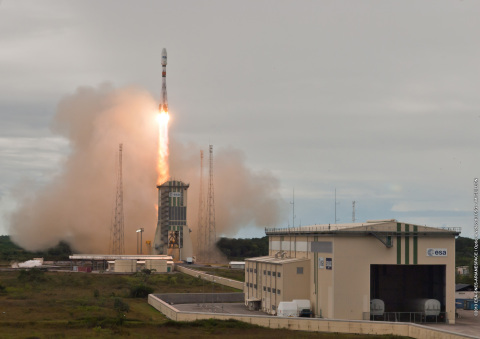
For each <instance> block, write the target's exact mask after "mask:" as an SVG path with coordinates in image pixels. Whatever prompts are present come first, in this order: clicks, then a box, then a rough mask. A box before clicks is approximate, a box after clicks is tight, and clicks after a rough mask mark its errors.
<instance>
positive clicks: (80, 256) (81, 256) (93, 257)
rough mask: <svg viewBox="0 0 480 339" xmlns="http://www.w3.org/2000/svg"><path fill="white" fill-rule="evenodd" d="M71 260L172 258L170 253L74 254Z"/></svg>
mask: <svg viewBox="0 0 480 339" xmlns="http://www.w3.org/2000/svg"><path fill="white" fill-rule="evenodd" d="M68 258H69V259H70V260H121V259H136V260H146V259H153V260H155V259H156V260H172V257H171V256H170V255H141V254H137V255H128V254H72V255H70V256H69V257H68Z"/></svg>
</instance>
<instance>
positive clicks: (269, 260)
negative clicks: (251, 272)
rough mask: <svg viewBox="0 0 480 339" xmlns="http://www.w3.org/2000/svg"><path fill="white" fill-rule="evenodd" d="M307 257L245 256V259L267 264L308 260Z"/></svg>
mask: <svg viewBox="0 0 480 339" xmlns="http://www.w3.org/2000/svg"><path fill="white" fill-rule="evenodd" d="M309 260H310V259H307V258H282V257H278V258H277V257H270V256H265V257H256V258H247V259H245V261H254V262H264V263H267V264H289V263H295V262H302V261H309Z"/></svg>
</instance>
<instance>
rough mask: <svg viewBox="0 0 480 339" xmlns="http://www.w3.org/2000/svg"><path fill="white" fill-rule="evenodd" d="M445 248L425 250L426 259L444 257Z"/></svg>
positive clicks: (445, 254) (445, 253)
mask: <svg viewBox="0 0 480 339" xmlns="http://www.w3.org/2000/svg"><path fill="white" fill-rule="evenodd" d="M446 256H447V249H446V248H427V257H446Z"/></svg>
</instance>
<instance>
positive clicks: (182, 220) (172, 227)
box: [153, 180, 193, 261]
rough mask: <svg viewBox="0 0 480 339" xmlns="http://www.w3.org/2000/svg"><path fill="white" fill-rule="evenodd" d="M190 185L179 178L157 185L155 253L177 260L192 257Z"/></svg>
mask: <svg viewBox="0 0 480 339" xmlns="http://www.w3.org/2000/svg"><path fill="white" fill-rule="evenodd" d="M188 187H189V185H188V184H185V183H183V182H181V181H177V180H171V181H167V182H165V183H164V184H162V185H159V186H157V189H158V222H157V229H156V231H155V240H154V246H153V251H154V254H163V255H171V256H172V257H173V258H174V260H177V261H180V260H186V258H187V257H192V254H193V249H192V240H191V238H190V229H189V228H188V226H187V190H188Z"/></svg>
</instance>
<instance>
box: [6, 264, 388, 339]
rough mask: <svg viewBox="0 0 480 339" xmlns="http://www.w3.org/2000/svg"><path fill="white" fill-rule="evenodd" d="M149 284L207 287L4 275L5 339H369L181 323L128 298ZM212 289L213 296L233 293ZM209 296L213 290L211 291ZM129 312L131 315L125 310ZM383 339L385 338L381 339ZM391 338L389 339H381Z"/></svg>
mask: <svg viewBox="0 0 480 339" xmlns="http://www.w3.org/2000/svg"><path fill="white" fill-rule="evenodd" d="M140 283H145V284H147V285H148V286H150V287H152V288H153V289H154V292H155V293H187V292H202V290H203V289H204V286H203V282H202V281H201V280H200V279H198V278H194V277H190V276H188V275H185V274H181V273H170V274H154V275H150V276H148V277H145V276H142V275H113V274H87V273H73V272H42V273H39V272H35V273H33V274H29V273H25V272H24V273H20V272H18V271H17V272H0V285H1V286H3V287H4V288H3V289H2V291H1V292H0V333H1V334H0V337H1V338H119V337H129V338H157V337H161V338H177V339H178V338H212V337H213V338H223V337H225V336H227V335H228V337H229V338H245V337H251V338H272V337H275V338H314V337H315V338H318V337H320V338H332V337H333V338H340V339H348V338H355V339H359V338H370V336H361V335H332V334H319V333H308V332H297V331H295V332H294V331H289V330H273V329H267V328H262V327H257V326H253V325H250V324H246V323H242V322H239V321H236V320H227V321H219V320H213V319H210V320H202V321H196V322H191V323H180V322H173V321H171V320H168V319H167V318H166V317H165V316H164V315H163V314H161V313H160V312H158V311H157V310H156V309H154V308H153V307H151V306H150V305H148V303H147V300H146V298H130V297H129V295H130V291H131V290H130V288H131V287H132V286H137V285H138V284H140ZM232 290H233V289H229V288H227V287H225V286H223V287H222V286H219V285H218V284H216V286H214V291H215V292H222V291H223V292H230V291H232ZM209 292H210V289H209ZM126 310H128V311H126ZM378 338H382V337H378ZM383 338H387V337H385V336H384V337H383Z"/></svg>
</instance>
